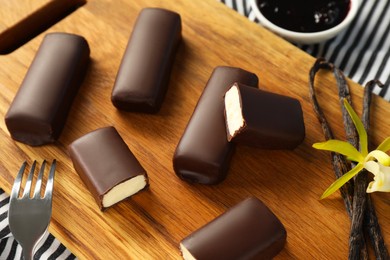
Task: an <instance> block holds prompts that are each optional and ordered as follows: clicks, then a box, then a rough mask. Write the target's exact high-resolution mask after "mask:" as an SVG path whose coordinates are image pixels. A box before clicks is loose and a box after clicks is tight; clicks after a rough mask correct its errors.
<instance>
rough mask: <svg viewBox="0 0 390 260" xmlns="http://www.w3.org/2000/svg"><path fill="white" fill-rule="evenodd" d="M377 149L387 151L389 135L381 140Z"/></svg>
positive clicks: (389, 143)
mask: <svg viewBox="0 0 390 260" xmlns="http://www.w3.org/2000/svg"><path fill="white" fill-rule="evenodd" d="M376 149H377V150H379V151H382V152H387V151H389V150H390V137H387V138H386V139H385V140H383V142H382V143H381V144H380V145H379V146H378V148H376Z"/></svg>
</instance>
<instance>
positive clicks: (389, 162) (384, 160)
mask: <svg viewBox="0 0 390 260" xmlns="http://www.w3.org/2000/svg"><path fill="white" fill-rule="evenodd" d="M372 158H374V159H376V160H378V162H380V164H382V165H384V166H390V156H389V155H388V154H387V153H385V152H382V151H379V150H374V151H371V152H370V153H369V154H368V155H367V156H366V158H365V159H364V160H365V161H369V160H372Z"/></svg>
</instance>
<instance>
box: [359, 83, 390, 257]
mask: <svg viewBox="0 0 390 260" xmlns="http://www.w3.org/2000/svg"><path fill="white" fill-rule="evenodd" d="M375 85H378V86H379V87H383V84H382V83H381V82H380V81H378V80H372V81H369V82H368V83H367V84H366V86H365V88H364V96H363V114H362V122H363V125H364V128H365V129H366V132H367V134H368V135H369V134H370V133H369V130H370V127H369V126H370V111H371V109H370V108H371V98H372V90H373V89H374V86H375ZM367 174H368V172H367V171H364V172H363V174H359V175H362V177H359V179H356V180H355V186H363V187H364V196H365V197H366V211H365V212H364V221H363V225H364V229H365V231H366V232H367V233H368V235H369V237H370V240H371V243H372V245H373V247H374V252H375V257H376V259H378V260H379V259H383V260H388V259H390V256H389V252H388V250H387V248H386V244H385V241H384V239H383V236H382V233H381V229H380V226H379V222H378V218H377V216H376V213H375V208H374V205H373V203H372V200H371V196H370V195H369V194H367V193H366V187H367V183H368V181H367ZM359 175H358V176H359ZM357 200H358V199H357Z"/></svg>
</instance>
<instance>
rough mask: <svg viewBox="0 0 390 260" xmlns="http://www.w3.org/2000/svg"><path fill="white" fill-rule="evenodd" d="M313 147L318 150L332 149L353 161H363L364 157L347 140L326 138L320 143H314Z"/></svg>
mask: <svg viewBox="0 0 390 260" xmlns="http://www.w3.org/2000/svg"><path fill="white" fill-rule="evenodd" d="M313 147H314V148H316V149H320V150H326V151H332V152H336V153H340V154H342V155H345V156H347V157H348V159H349V160H351V161H355V162H363V161H364V157H363V155H362V154H361V153H359V151H358V150H356V148H355V147H353V145H351V144H350V143H348V142H344V141H340V140H334V139H331V140H328V141H326V142H322V143H315V144H313Z"/></svg>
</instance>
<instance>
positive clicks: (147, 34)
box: [111, 8, 181, 113]
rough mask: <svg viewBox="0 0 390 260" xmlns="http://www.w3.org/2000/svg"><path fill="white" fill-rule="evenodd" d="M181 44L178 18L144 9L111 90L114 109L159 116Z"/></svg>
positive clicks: (159, 10) (162, 12) (157, 10)
mask: <svg viewBox="0 0 390 260" xmlns="http://www.w3.org/2000/svg"><path fill="white" fill-rule="evenodd" d="M180 41H181V18H180V15H179V14H177V13H175V12H172V11H169V10H165V9H159V8H145V9H143V10H142V11H141V13H140V14H139V16H138V19H137V21H136V24H135V26H134V29H133V32H132V34H131V37H130V39H129V43H128V45H127V48H126V51H125V54H124V56H123V59H122V63H121V65H120V68H119V71H118V75H117V77H116V80H115V84H114V88H113V90H112V96H111V100H112V103H113V104H114V106H115V107H117V108H118V109H121V110H125V111H135V112H146V113H156V112H158V111H159V109H160V107H161V105H162V102H163V100H164V97H165V94H166V92H167V89H168V83H169V78H170V74H171V70H172V65H173V61H174V57H175V54H176V50H177V48H178V46H179V43H180Z"/></svg>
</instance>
